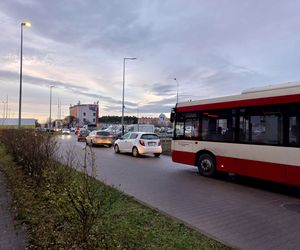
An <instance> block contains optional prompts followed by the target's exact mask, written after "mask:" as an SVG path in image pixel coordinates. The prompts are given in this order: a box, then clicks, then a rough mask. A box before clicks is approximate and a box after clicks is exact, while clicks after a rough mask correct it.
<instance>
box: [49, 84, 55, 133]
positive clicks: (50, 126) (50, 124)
mask: <svg viewBox="0 0 300 250" xmlns="http://www.w3.org/2000/svg"><path fill="white" fill-rule="evenodd" d="M53 87H54V85H50V117H49V132H51V128H52V122H51V105H52V88H53Z"/></svg>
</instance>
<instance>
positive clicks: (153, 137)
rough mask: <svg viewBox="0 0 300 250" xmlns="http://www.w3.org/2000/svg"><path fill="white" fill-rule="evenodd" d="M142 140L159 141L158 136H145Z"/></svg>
mask: <svg viewBox="0 0 300 250" xmlns="http://www.w3.org/2000/svg"><path fill="white" fill-rule="evenodd" d="M141 139H144V140H158V139H159V137H158V135H156V134H143V135H142V136H141Z"/></svg>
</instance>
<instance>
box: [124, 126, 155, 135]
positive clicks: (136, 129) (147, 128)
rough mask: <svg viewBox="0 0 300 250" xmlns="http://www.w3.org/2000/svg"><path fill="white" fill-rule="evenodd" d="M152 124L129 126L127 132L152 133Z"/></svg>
mask: <svg viewBox="0 0 300 250" xmlns="http://www.w3.org/2000/svg"><path fill="white" fill-rule="evenodd" d="M154 129H155V128H154V125H153V124H131V125H128V126H127V131H128V132H149V133H154Z"/></svg>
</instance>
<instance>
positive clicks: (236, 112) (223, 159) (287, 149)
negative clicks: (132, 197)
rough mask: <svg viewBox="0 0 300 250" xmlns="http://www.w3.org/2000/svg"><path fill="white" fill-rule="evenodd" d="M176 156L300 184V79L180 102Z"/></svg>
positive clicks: (174, 116) (206, 167)
mask: <svg viewBox="0 0 300 250" xmlns="http://www.w3.org/2000/svg"><path fill="white" fill-rule="evenodd" d="M171 122H174V128H175V131H174V135H173V141H172V160H173V161H175V162H178V163H185V164H189V165H194V166H196V167H198V170H199V173H200V174H201V175H203V176H213V175H214V174H216V172H227V173H234V174H238V175H244V176H249V177H254V178H259V179H265V180H269V181H274V182H279V183H284V184H288V185H296V186H300V157H299V156H300V83H299V82H297V83H287V84H279V85H273V86H269V87H264V88H257V89H250V90H246V91H243V92H242V93H241V94H240V95H235V96H228V97H220V98H214V99H206V100H198V101H191V102H182V103H177V104H176V107H175V108H174V109H173V110H172V113H171Z"/></svg>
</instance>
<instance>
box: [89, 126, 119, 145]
mask: <svg viewBox="0 0 300 250" xmlns="http://www.w3.org/2000/svg"><path fill="white" fill-rule="evenodd" d="M113 143H114V137H113V135H112V134H111V133H109V132H108V131H103V130H94V131H92V132H91V133H90V134H89V135H88V136H87V137H86V144H89V145H92V146H94V145H103V146H108V147H111V146H112V145H113Z"/></svg>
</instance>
